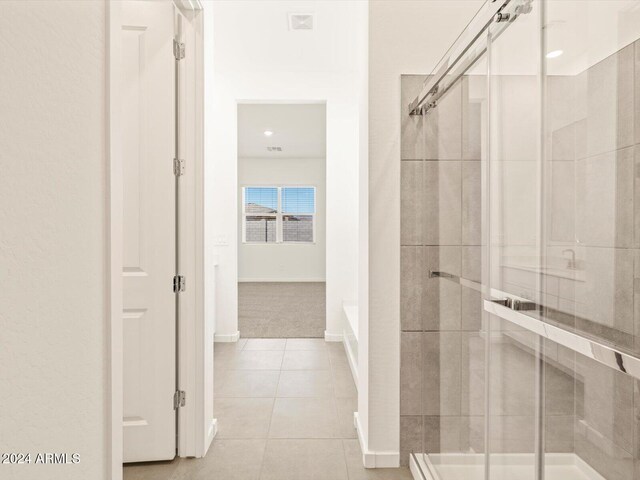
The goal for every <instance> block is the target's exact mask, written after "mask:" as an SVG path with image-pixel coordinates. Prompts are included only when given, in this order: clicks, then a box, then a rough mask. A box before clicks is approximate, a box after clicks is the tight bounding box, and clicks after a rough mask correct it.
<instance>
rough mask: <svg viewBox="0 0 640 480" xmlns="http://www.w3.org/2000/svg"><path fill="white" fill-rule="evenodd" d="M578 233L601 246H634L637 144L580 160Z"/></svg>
mask: <svg viewBox="0 0 640 480" xmlns="http://www.w3.org/2000/svg"><path fill="white" fill-rule="evenodd" d="M575 176H576V200H575V204H576V235H577V238H578V239H579V240H580V242H582V243H584V244H587V245H591V246H599V247H624V248H630V247H632V246H634V223H635V222H634V218H633V216H634V209H633V206H634V152H633V147H631V148H624V149H622V150H617V151H615V152H609V153H605V154H603V155H597V156H594V157H589V158H586V159H583V160H578V161H577V162H576V172H575Z"/></svg>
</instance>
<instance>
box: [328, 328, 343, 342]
mask: <svg viewBox="0 0 640 480" xmlns="http://www.w3.org/2000/svg"><path fill="white" fill-rule="evenodd" d="M343 338H344V334H342V333H329V332H327V331H326V330H325V331H324V341H325V342H341V341H342V339H343Z"/></svg>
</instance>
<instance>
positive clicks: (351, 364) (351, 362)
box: [342, 335, 358, 390]
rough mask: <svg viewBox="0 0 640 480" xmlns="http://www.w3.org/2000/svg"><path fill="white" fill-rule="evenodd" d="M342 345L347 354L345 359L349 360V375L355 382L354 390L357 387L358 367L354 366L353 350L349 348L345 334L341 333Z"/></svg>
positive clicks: (355, 361) (355, 360)
mask: <svg viewBox="0 0 640 480" xmlns="http://www.w3.org/2000/svg"><path fill="white" fill-rule="evenodd" d="M342 345H344V350H345V353H346V354H347V360H348V361H349V368H351V376H352V377H353V382H354V383H355V384H356V390H357V389H358V367H357V366H356V363H357V359H356V358H355V355H354V352H353V350H351V345H349V342H348V341H347V336H346V335H343V337H342Z"/></svg>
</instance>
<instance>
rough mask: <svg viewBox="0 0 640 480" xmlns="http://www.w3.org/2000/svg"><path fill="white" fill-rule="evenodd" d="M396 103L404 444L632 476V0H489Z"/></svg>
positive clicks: (636, 127) (447, 454)
mask: <svg viewBox="0 0 640 480" xmlns="http://www.w3.org/2000/svg"><path fill="white" fill-rule="evenodd" d="M402 103H403V104H402V109H403V116H402V121H403V124H402V148H401V150H402V157H401V177H402V178H401V181H402V188H401V191H402V201H401V255H402V258H401V279H402V283H401V326H402V333H401V342H402V343H401V355H402V358H401V399H400V414H401V422H400V425H401V432H400V437H401V454H402V456H403V458H402V461H403V462H409V463H410V466H411V470H412V472H413V474H414V477H415V478H416V479H426V480H475V479H478V480H481V479H482V480H542V479H545V480H574V479H575V480H596V479H597V480H602V479H606V480H634V479H636V480H637V479H640V207H639V206H640V0H627V1H616V0H576V1H572V0H507V1H505V0H497V1H495V0H493V1H491V0H488V1H487V2H486V3H485V4H484V5H483V6H482V8H481V9H480V10H479V11H478V13H477V14H476V16H475V17H474V18H473V20H472V21H471V22H470V24H469V25H468V26H467V28H466V29H465V30H464V31H463V32H462V33H461V35H460V36H459V37H458V39H457V40H456V42H455V43H454V45H452V46H451V48H450V49H449V50H448V52H447V53H446V54H445V55H444V57H443V58H442V60H441V61H440V62H439V64H438V65H437V67H436V68H435V69H434V71H433V72H432V74H431V75H427V76H424V75H404V76H403V78H402ZM416 360H417V361H416Z"/></svg>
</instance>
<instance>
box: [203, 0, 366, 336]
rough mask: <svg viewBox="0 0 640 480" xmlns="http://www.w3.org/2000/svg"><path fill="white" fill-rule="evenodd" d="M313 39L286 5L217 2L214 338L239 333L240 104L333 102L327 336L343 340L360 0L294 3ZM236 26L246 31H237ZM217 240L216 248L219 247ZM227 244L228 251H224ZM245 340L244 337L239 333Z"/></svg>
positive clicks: (351, 278)
mask: <svg viewBox="0 0 640 480" xmlns="http://www.w3.org/2000/svg"><path fill="white" fill-rule="evenodd" d="M295 7H296V8H295V10H296V11H297V12H305V11H312V12H314V13H315V14H316V25H317V29H316V30H314V31H313V32H304V31H302V32H290V31H288V30H287V23H286V22H287V13H288V12H289V11H291V8H292V4H291V3H290V2H287V1H269V2H263V1H246V2H234V1H218V2H215V3H214V18H215V26H214V31H215V62H216V65H215V71H216V73H215V83H216V87H215V93H214V97H215V98H214V110H215V118H214V122H213V123H214V125H213V127H212V129H211V130H210V132H211V135H212V137H213V138H212V145H213V150H214V162H213V165H212V166H211V177H210V178H211V179H212V181H211V182H210V183H209V185H207V189H208V190H209V192H210V197H211V198H210V200H209V201H210V202H211V203H210V204H208V206H207V207H208V208H209V207H210V208H211V210H212V211H211V216H210V217H209V218H210V220H211V227H212V228H211V232H210V233H211V241H212V242H213V243H214V249H215V251H216V252H217V253H218V254H219V258H220V266H219V276H218V292H219V296H218V298H219V302H218V305H217V307H216V308H217V328H216V336H222V335H233V334H234V333H235V332H237V329H238V327H237V325H238V311H237V281H238V266H237V265H238V249H237V244H238V228H237V220H238V211H237V131H236V125H237V103H238V102H245V103H259V102H264V103H274V102H285V103H286V102H291V103H309V102H310V101H316V102H326V105H327V112H326V115H327V117H326V118H327V156H326V178H327V186H326V188H327V200H326V209H327V231H326V282H327V332H328V333H329V334H341V332H342V329H341V313H342V302H343V300H347V301H354V300H355V298H356V297H357V288H358V287H357V268H358V267H357V264H358V259H357V242H358V213H357V211H358V210H357V209H358V206H357V205H358V189H357V188H356V187H355V186H356V185H357V182H358V158H359V148H360V147H359V136H358V125H359V113H360V112H359V105H358V88H359V86H360V84H359V79H360V78H361V76H362V72H359V71H358V68H357V66H358V61H357V53H358V52H357V48H356V45H357V42H356V41H355V40H354V36H355V33H354V28H353V23H357V22H358V21H359V20H358V15H359V12H360V10H361V9H360V8H359V7H360V5H359V2H357V1H345V2H313V1H301V2H297V3H296V4H295ZM238 25H242V28H239V27H238ZM216 243H217V245H215V244H216ZM223 244H224V245H223ZM241 333H242V332H241Z"/></svg>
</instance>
